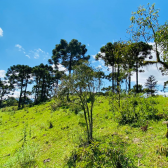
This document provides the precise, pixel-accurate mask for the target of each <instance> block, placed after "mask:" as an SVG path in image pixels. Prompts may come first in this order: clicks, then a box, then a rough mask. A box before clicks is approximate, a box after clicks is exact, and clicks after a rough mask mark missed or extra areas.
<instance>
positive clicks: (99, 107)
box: [0, 96, 168, 168]
mask: <svg viewBox="0 0 168 168" xmlns="http://www.w3.org/2000/svg"><path fill="white" fill-rule="evenodd" d="M140 99H141V98H140V97H138V98H134V99H133V98H129V99H128V98H122V101H121V107H120V108H119V107H118V103H117V102H116V101H112V98H110V97H105V96H101V97H98V98H97V100H96V102H95V105H94V111H93V119H94V120H93V132H94V133H93V137H94V142H93V144H92V145H87V144H86V143H85V142H86V131H85V120H84V117H83V112H82V111H81V109H79V107H78V106H77V107H76V105H74V104H73V103H71V104H70V105H68V106H62V107H59V108H57V106H58V103H59V102H58V101H57V100H52V101H51V102H47V103H44V104H41V105H36V106H34V107H30V108H28V107H26V108H24V109H22V110H16V107H7V108H2V109H1V110H0V167H12V168H15V167H16V168H18V167H39V168H43V167H44V168H45V167H47V168H48V167H49V168H50V167H51V168H54V167H55V168H59V167H60V168H62V167H73V166H74V167H75V166H76V167H112V165H113V163H114V162H115V163H117V164H118V167H119V166H120V167H121V164H122V163H123V165H124V164H125V165H126V166H125V167H138V166H139V167H168V159H167V156H168V140H167V138H166V131H167V128H166V125H164V124H162V122H163V121H166V120H167V116H168V98H164V97H161V96H160V97H154V98H148V99H149V100H148V99H144V98H142V100H140ZM146 102H148V103H146ZM132 105H133V106H132ZM134 107H135V108H134ZM75 111H76V113H77V114H76V113H75ZM135 114H136V115H135ZM137 116H139V117H137ZM147 121H148V127H147V130H144V131H143V128H145V126H146V125H147ZM93 161H94V163H93ZM119 162H120V163H119ZM119 164H120V165H119ZM122 167H124V166H122Z"/></svg>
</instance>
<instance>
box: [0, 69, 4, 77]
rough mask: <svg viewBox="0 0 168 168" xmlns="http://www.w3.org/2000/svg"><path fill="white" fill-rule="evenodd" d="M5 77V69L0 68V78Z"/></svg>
mask: <svg viewBox="0 0 168 168" xmlns="http://www.w3.org/2000/svg"><path fill="white" fill-rule="evenodd" d="M4 77H5V70H0V78H4Z"/></svg>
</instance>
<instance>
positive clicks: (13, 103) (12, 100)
mask: <svg viewBox="0 0 168 168" xmlns="http://www.w3.org/2000/svg"><path fill="white" fill-rule="evenodd" d="M5 102H6V105H7V106H17V104H18V101H17V100H16V99H15V98H14V97H9V98H8V99H7V100H6V101H5Z"/></svg>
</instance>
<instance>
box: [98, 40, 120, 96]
mask: <svg viewBox="0 0 168 168" xmlns="http://www.w3.org/2000/svg"><path fill="white" fill-rule="evenodd" d="M122 48H123V44H122V43H120V42H115V43H111V42H109V43H107V44H106V45H105V46H103V47H101V48H100V53H98V54H97V55H96V60H98V59H102V60H104V62H105V65H106V66H111V67H112V72H111V74H110V75H108V76H107V79H110V78H111V80H112V90H113V93H114V90H115V81H116V83H117V84H116V85H117V86H118V87H119V83H120V80H119V76H120V64H122Z"/></svg>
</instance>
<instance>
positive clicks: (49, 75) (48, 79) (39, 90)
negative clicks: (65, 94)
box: [32, 64, 55, 104]
mask: <svg viewBox="0 0 168 168" xmlns="http://www.w3.org/2000/svg"><path fill="white" fill-rule="evenodd" d="M33 78H34V80H35V82H36V84H35V85H34V86H33V90H32V92H33V93H34V94H35V103H36V104H37V103H39V102H41V101H45V100H46V99H48V98H49V97H51V93H52V89H53V85H54V79H55V76H54V75H53V68H52V67H51V66H49V65H44V64H40V65H39V66H35V67H34V68H33Z"/></svg>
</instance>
